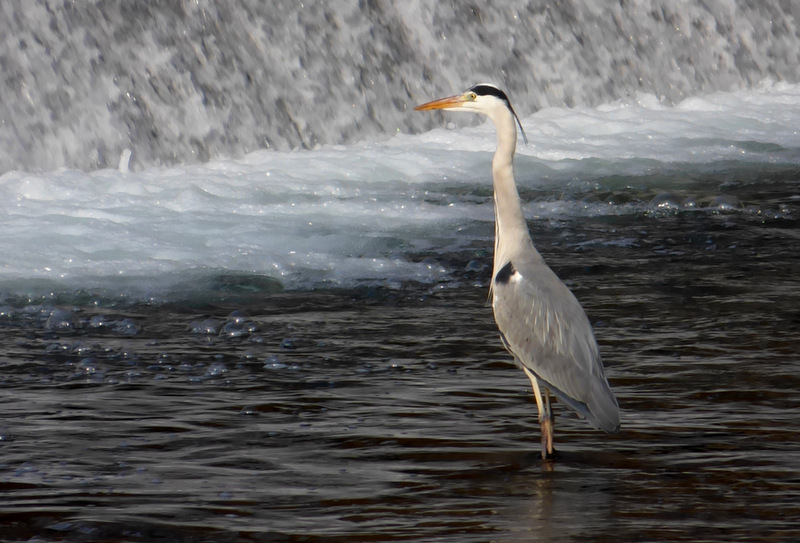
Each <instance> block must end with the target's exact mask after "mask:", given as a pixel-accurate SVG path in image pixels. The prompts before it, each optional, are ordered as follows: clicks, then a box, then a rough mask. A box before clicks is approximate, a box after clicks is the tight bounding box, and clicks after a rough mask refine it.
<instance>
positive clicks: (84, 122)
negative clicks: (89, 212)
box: [0, 0, 800, 173]
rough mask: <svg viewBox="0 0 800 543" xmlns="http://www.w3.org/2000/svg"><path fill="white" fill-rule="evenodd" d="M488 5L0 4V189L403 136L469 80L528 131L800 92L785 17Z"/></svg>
mask: <svg viewBox="0 0 800 543" xmlns="http://www.w3.org/2000/svg"><path fill="white" fill-rule="evenodd" d="M497 4H498V5H489V4H485V5H484V4H480V5H479V4H477V3H475V4H470V3H464V2H455V1H452V0H451V1H440V2H425V1H421V0H405V1H404V2H388V1H380V0H362V1H359V2H351V1H344V0H337V1H330V2H316V1H308V2H297V1H291V2H290V1H285V0H273V1H269V2H264V1H262V0H229V1H223V0H216V1H215V0H191V1H190V0H170V1H163V2H153V1H145V0H110V1H100V0H94V1H90V0H85V1H81V2H68V1H61V0H3V2H2V4H0V96H2V99H1V100H0V173H2V172H5V171H8V170H11V169H24V170H52V169H55V168H58V167H62V166H66V167H70V168H78V169H83V170H93V169H97V168H107V167H116V166H117V165H118V164H119V163H120V155H121V153H122V152H123V151H124V150H125V149H130V150H131V151H132V157H131V162H130V165H131V168H132V169H137V168H139V169H140V168H142V167H146V166H150V165H166V164H174V163H188V162H197V161H205V160H207V159H209V158H212V157H218V156H238V155H241V154H244V153H247V152H250V151H254V150H257V149H279V150H285V149H292V148H314V147H315V146H317V145H322V144H337V143H351V142H354V141H358V140H364V139H370V138H388V137H390V136H391V135H393V134H395V133H397V132H398V131H399V132H409V133H416V132H421V131H424V130H427V129H430V128H431V127H433V126H435V125H437V124H440V123H441V118H440V117H436V116H434V115H414V114H411V113H410V110H411V108H412V107H413V106H414V105H415V104H417V103H419V102H421V101H424V100H428V99H431V98H435V97H439V96H440V95H443V94H450V93H454V92H457V91H461V90H463V89H465V88H467V87H468V86H470V85H471V84H473V83H476V82H481V81H492V82H496V83H498V84H500V85H501V86H503V87H505V88H506V89H507V91H508V92H509V95H510V96H511V98H512V100H513V101H514V104H515V108H516V109H517V111H518V112H519V113H520V114H521V115H523V116H526V115H529V114H530V113H532V112H534V111H535V110H537V109H540V108H543V107H548V106H560V107H563V106H567V107H572V106H579V105H590V106H591V105H597V104H600V103H604V102H608V101H613V100H617V99H621V98H626V97H629V96H631V95H633V94H635V93H637V92H644V93H650V94H653V95H655V96H656V97H657V98H659V99H661V100H664V101H665V102H673V101H676V100H680V99H683V98H685V97H687V96H692V95H698V94H703V93H709V92H713V91H717V90H731V89H735V88H744V87H749V86H752V85H754V84H756V83H758V82H760V81H762V80H765V79H771V80H776V81H790V82H796V81H798V80H800V4H798V3H796V2H789V1H784V0H763V1H759V2H752V3H748V4H745V3H743V2H736V1H734V0H707V1H704V2H673V1H667V0H664V1H649V0H619V1H614V2H611V1H594V0H573V1H561V2H558V1H553V0H531V1H519V2H499V3H497ZM456 122H474V121H471V120H470V119H469V118H468V117H467V118H464V119H459V120H457V121H456Z"/></svg>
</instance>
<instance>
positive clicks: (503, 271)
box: [494, 262, 517, 285]
mask: <svg viewBox="0 0 800 543" xmlns="http://www.w3.org/2000/svg"><path fill="white" fill-rule="evenodd" d="M515 273H517V270H516V269H515V268H514V264H512V263H511V262H509V263H508V264H506V265H505V266H503V267H502V268H500V271H499V272H497V275H495V276H494V282H495V283H499V284H501V285H504V284H506V283H508V281H509V280H510V279H511V276H512V275H514V274H515Z"/></svg>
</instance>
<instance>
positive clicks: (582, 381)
mask: <svg viewBox="0 0 800 543" xmlns="http://www.w3.org/2000/svg"><path fill="white" fill-rule="evenodd" d="M512 264H513V266H512V267H511V268H510V269H511V270H513V274H506V276H501V275H500V274H498V278H499V279H500V280H498V279H497V278H496V279H495V281H494V284H493V286H492V289H493V292H494V298H493V301H492V306H493V309H494V315H495V320H496V321H497V326H498V327H499V328H500V332H501V333H502V337H503V341H504V343H505V344H506V347H507V348H508V349H509V351H511V353H512V354H513V355H514V356H515V357H516V359H517V360H518V361H519V362H520V363H521V364H523V365H524V366H525V367H527V368H528V369H529V370H531V371H532V372H533V373H534V374H535V375H536V376H537V378H539V379H541V380H542V381H544V382H545V383H546V385H547V386H548V387H549V388H550V389H551V391H552V392H553V393H554V394H555V395H556V396H557V397H558V398H559V399H560V400H561V401H563V402H565V403H567V404H568V405H569V406H570V407H572V408H573V409H574V410H575V411H577V412H578V413H579V414H581V415H582V416H584V417H586V419H587V420H588V421H589V422H590V423H591V424H592V425H593V426H595V427H596V428H602V429H603V430H605V431H607V432H615V431H617V430H618V429H619V407H618V404H617V400H616V398H615V397H614V393H613V392H612V391H611V388H610V387H609V385H608V381H607V380H606V377H605V374H604V371H603V363H602V360H601V358H600V351H599V349H598V347H597V341H596V340H595V337H594V333H593V332H592V326H591V324H590V323H589V319H588V318H587V317H586V313H585V312H584V311H583V308H582V307H581V305H580V303H578V300H577V299H576V298H575V296H574V295H573V294H572V292H570V290H569V289H568V288H567V287H566V286H565V285H564V284H563V283H562V282H561V280H560V279H559V278H558V277H557V276H556V275H555V273H553V271H552V270H551V269H550V268H549V267H547V265H546V264H544V263H536V262H531V261H524V260H523V261H522V262H512ZM503 269H505V270H507V269H509V268H506V267H504V268H503ZM502 279H505V280H504V281H503V280H502Z"/></svg>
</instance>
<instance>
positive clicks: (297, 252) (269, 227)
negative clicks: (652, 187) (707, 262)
mask: <svg viewBox="0 0 800 543" xmlns="http://www.w3.org/2000/svg"><path fill="white" fill-rule="evenodd" d="M414 114H420V115H421V114H423V113H414ZM522 122H523V124H524V126H525V129H526V131H527V133H528V137H529V139H530V144H529V145H527V146H520V148H519V151H518V161H517V176H518V178H519V181H520V184H521V185H522V186H523V187H527V188H537V187H538V188H547V187H552V186H554V185H560V184H563V185H565V186H567V185H574V184H575V183H578V184H580V183H588V184H593V183H595V184H596V183H598V182H602V178H603V176H604V175H617V176H619V175H624V176H633V175H642V176H646V175H650V174H652V173H653V171H658V169H659V168H672V167H675V165H682V164H683V165H685V164H689V165H693V166H692V167H694V168H699V169H702V168H704V167H709V168H712V167H716V166H714V165H715V164H718V163H720V162H724V161H737V162H741V161H744V162H752V163H754V164H759V163H770V164H772V163H776V162H777V163H780V162H786V163H795V164H796V163H797V162H798V161H800V145H798V142H799V141H800V140H798V135H797V129H796V127H797V126H800V85H789V84H764V85H762V86H760V87H759V88H757V89H754V90H742V91H736V92H731V93H716V94H712V95H709V96H705V97H701V98H690V99H687V100H685V101H684V102H681V103H679V104H677V105H676V106H674V107H666V106H664V105H662V104H661V103H660V102H659V101H658V100H657V99H656V98H655V97H653V96H646V95H641V96H636V97H633V98H632V99H630V100H626V101H619V102H614V103H610V104H605V105H603V106H601V107H597V108H576V109H564V108H548V109H544V110H542V111H539V112H537V113H535V114H533V115H531V116H529V117H527V118H524V119H523V121H522ZM754 143H755V144H756V145H754ZM494 146H495V136H494V128H493V127H492V126H491V125H490V124H488V123H485V124H481V125H479V126H475V127H471V128H463V129H457V130H450V129H446V128H442V129H437V130H433V131H431V132H428V133H425V134H421V135H417V136H411V135H403V134H398V135H397V136H396V137H393V138H391V139H388V140H385V141H382V142H375V143H373V142H364V143H360V144H355V145H351V146H346V147H344V146H325V147H322V148H319V149H317V150H314V151H292V152H277V151H259V152H255V153H251V154H249V155H247V156H245V157H243V158H242V159H238V160H234V159H216V160H212V161H210V162H208V163H206V164H201V165H190V166H176V167H169V168H149V169H146V170H143V171H129V170H128V168H127V161H125V160H121V161H120V167H119V169H113V170H112V169H109V170H102V171H96V172H92V173H84V172H80V171H75V170H65V169H60V170H56V171H53V172H46V173H29V172H19V171H15V172H9V173H7V174H5V175H3V176H2V177H0V213H2V216H3V217H4V220H3V222H4V224H3V236H0V255H3V257H2V264H1V265H0V289H2V288H3V286H2V285H3V284H4V283H8V282H13V283H14V284H18V282H19V281H20V280H30V279H52V280H56V281H58V282H59V284H63V285H65V286H66V288H82V287H83V286H84V284H85V282H86V281H87V278H92V281H94V282H98V283H99V284H102V283H103V281H104V278H106V279H109V278H119V277H132V278H133V277H144V278H145V279H143V282H144V283H145V284H151V285H153V286H156V287H157V286H158V285H159V284H160V282H163V281H166V279H164V278H165V277H170V278H171V279H170V280H173V279H174V277H175V274H181V273H184V272H187V271H189V270H203V269H207V270H228V271H242V272H247V273H254V274H263V275H267V276H272V277H275V278H277V279H279V280H280V281H281V282H282V283H283V284H284V285H285V286H287V287H289V288H305V287H309V286H319V285H341V286H352V285H355V284H361V283H364V282H366V283H380V284H396V283H397V282H398V281H404V280H418V281H422V282H427V283H436V282H438V281H441V280H446V279H447V278H448V277H449V273H450V272H449V270H447V269H446V268H444V267H441V266H439V265H438V264H437V263H436V262H431V261H430V260H428V261H425V262H421V259H420V258H419V257H418V256H417V254H418V253H419V251H429V252H432V253H434V254H436V253H445V252H447V251H451V250H458V249H460V248H462V247H464V246H466V245H468V244H470V243H472V242H475V240H476V237H477V238H478V241H479V242H480V243H485V244H486V246H487V247H491V241H490V240H491V236H492V235H493V229H492V220H493V211H492V205H491V198H490V197H489V194H490V192H489V190H490V177H491V172H490V161H491V154H492V152H493V151H494ZM125 158H128V157H123V159H125ZM123 162H125V164H123ZM646 179H647V178H646V177H643V180H642V182H646ZM526 210H527V212H528V213H529V214H530V215H531V216H534V217H536V218H539V219H553V218H555V219H559V218H563V217H569V216H574V215H580V214H581V213H628V212H631V213H635V212H641V210H640V209H638V208H636V207H635V206H628V207H625V206H616V207H615V206H601V207H594V208H591V207H588V206H587V205H585V204H584V203H582V202H580V201H577V200H571V199H570V195H569V194H568V193H565V194H564V196H563V199H562V200H559V201H555V202H552V201H545V202H533V203H529V204H527V205H526ZM483 238H485V239H483Z"/></svg>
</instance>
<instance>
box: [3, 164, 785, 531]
mask: <svg viewBox="0 0 800 543" xmlns="http://www.w3.org/2000/svg"><path fill="white" fill-rule="evenodd" d="M797 179H798V171H797V170H796V169H794V170H782V171H773V172H770V173H768V174H764V175H755V176H754V175H753V174H752V172H745V173H738V174H737V173H735V172H727V173H725V174H724V175H723V174H720V175H719V176H717V177H707V178H705V179H703V180H702V181H697V182H695V183H694V184H692V185H690V186H688V187H687V188H688V189H689V190H690V191H692V192H698V191H710V190H712V189H719V188H720V187H724V189H725V191H726V193H727V194H729V195H731V196H734V197H736V198H738V199H741V200H742V201H746V202H748V203H750V204H755V205H757V206H759V207H761V208H763V209H772V210H781V209H782V210H784V213H783V214H782V215H778V214H774V215H773V216H769V215H767V214H764V213H758V212H748V211H746V210H744V209H714V210H709V209H690V210H681V211H676V210H671V209H668V208H663V209H660V210H659V209H651V210H650V211H648V212H644V213H640V214H636V215H617V216H615V215H606V216H599V217H595V218H580V219H575V220H562V221H544V222H543V221H532V222H531V224H530V226H531V229H532V234H533V237H534V239H535V240H536V241H537V244H538V246H539V248H540V250H541V252H542V253H543V254H544V255H545V257H546V258H547V259H548V261H549V263H550V265H551V266H552V267H553V268H554V269H555V270H556V271H557V272H558V273H559V274H560V275H561V277H562V278H563V279H565V280H566V281H567V283H568V284H569V285H570V286H571V288H572V289H573V290H574V291H575V293H576V295H577V296H578V298H579V299H580V300H581V301H582V303H583V304H584V306H585V308H586V310H587V312H588V314H589V315H590V318H591V320H592V322H593V324H594V327H595V331H596V334H597V337H598V341H599V343H600V345H601V350H602V352H603V354H604V358H605V363H606V367H607V372H608V375H609V379H610V381H611V384H612V387H613V388H614V390H615V391H616V394H617V395H618V397H619V401H620V405H621V408H622V413H623V415H622V425H623V430H622V431H621V433H620V434H618V435H614V436H608V435H604V434H602V433H600V432H597V431H594V430H592V429H591V428H590V427H589V426H588V425H586V424H585V423H584V422H582V421H580V420H578V419H576V418H575V417H574V416H573V415H571V414H570V413H569V412H567V411H565V410H562V409H561V407H560V406H558V405H557V406H556V411H557V414H558V416H557V420H556V445H557V459H556V460H555V461H554V462H547V463H543V462H542V461H541V459H540V458H539V456H538V431H539V429H538V423H537V420H536V406H535V402H534V400H533V395H532V394H531V391H530V387H529V383H528V381H527V379H526V378H525V377H524V375H523V374H522V373H521V372H520V371H519V370H517V369H516V368H515V367H514V366H512V365H511V364H510V363H509V357H508V355H507V354H506V353H505V352H504V351H503V349H502V347H501V346H500V342H499V340H498V338H497V333H496V329H495V326H494V323H493V321H492V317H491V309H490V308H489V307H488V305H487V298H486V296H487V288H486V285H487V281H488V273H489V272H488V267H487V266H488V262H489V256H488V255H487V254H486V247H480V248H473V249H467V250H465V251H464V252H463V253H460V254H459V253H454V254H451V255H449V257H448V258H449V260H447V262H448V264H449V265H450V266H451V267H453V268H454V269H460V270H461V271H460V272H459V279H460V281H459V282H458V284H457V285H450V286H448V287H447V288H438V287H436V286H433V287H432V286H431V285H420V284H416V285H415V284H411V283H410V284H407V285H405V286H404V287H403V288H400V289H385V288H371V287H363V288H356V289H349V290H335V289H334V290H324V291H297V292H288V293H271V294H270V293H258V292H253V293H251V294H250V295H248V296H247V298H246V299H237V300H235V301H228V302H227V303H213V304H202V303H199V302H197V301H195V302H194V303H191V304H190V303H172V304H169V303H162V304H141V303H139V304H135V303H132V304H127V305H125V304H119V305H117V306H114V305H106V306H103V305H102V304H99V305H98V304H94V305H83V306H76V305H68V306H66V307H65V306H59V305H57V304H54V301H52V300H51V301H47V300H45V301H41V300H40V301H39V302H37V303H31V304H28V305H25V304H23V303H17V305H16V306H11V305H7V306H5V307H3V308H2V310H1V311H0V312H1V313H2V321H0V323H1V326H2V327H0V353H2V355H0V380H1V381H0V383H1V384H2V386H1V387H0V398H1V401H2V405H3V418H2V429H0V454H1V455H2V456H1V457H0V500H1V501H2V506H0V525H2V526H3V530H4V532H3V537H2V538H3V539H4V540H10V541H24V540H28V539H30V538H32V537H37V538H38V539H35V540H37V541H40V540H53V541H109V540H125V541H152V540H168V541H459V542H464V541H529V540H530V541H534V540H537V541H538V540H543V541H611V540H613V541H793V540H795V539H796V538H797V537H798V536H800V522H799V521H798V518H800V505H799V504H800V501H798V497H799V496H800V454H798V453H799V452H800V418H798V416H797V410H796V407H797V402H796V393H797V390H798V387H800V377H798V375H800V359H798V357H797V352H798V348H800V334H798V332H797V330H798V324H799V323H800V313H798V309H797V308H798V307H800V288H798V284H797V280H796V278H797V274H796V269H797V267H798V265H800V262H799V260H800V256H799V255H798V252H797V242H798V239H797V238H798V235H797V232H798V229H797V227H798V222H797V221H798V219H797V217H796V206H797V199H798V193H797V187H798V184H797ZM476 197H477V196H476ZM483 197H484V198H489V197H490V196H489V195H484V196H483ZM541 197H542V198H545V199H547V198H549V196H548V195H542V196H541ZM618 197H619V196H618ZM679 197H680V195H678V196H675V198H679ZM789 210H793V211H791V213H788V211H789ZM489 235H491V234H489ZM480 264H483V265H480ZM53 305H56V310H54V308H53Z"/></svg>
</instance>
